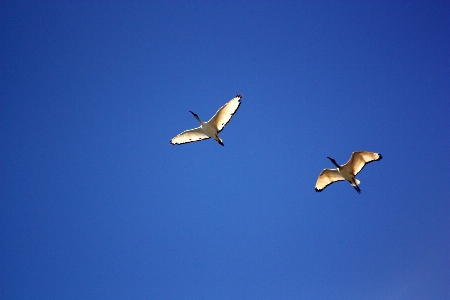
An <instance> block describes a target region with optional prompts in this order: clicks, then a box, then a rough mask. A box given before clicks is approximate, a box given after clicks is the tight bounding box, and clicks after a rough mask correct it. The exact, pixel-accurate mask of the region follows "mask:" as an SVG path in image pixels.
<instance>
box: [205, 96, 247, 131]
mask: <svg viewBox="0 0 450 300" xmlns="http://www.w3.org/2000/svg"><path fill="white" fill-rule="evenodd" d="M241 98H242V95H241V94H238V95H236V97H234V98H233V99H231V100H230V101H228V102H227V103H226V104H225V105H224V106H222V107H221V108H219V110H218V111H217V112H216V114H215V115H214V116H213V117H212V118H211V119H210V120H209V121H208V123H209V124H211V125H213V126H215V127H217V132H221V131H222V129H223V128H224V127H225V126H226V125H227V124H228V122H229V121H230V120H231V117H233V115H234V113H235V112H236V111H237V110H238V108H239V105H241Z"/></svg>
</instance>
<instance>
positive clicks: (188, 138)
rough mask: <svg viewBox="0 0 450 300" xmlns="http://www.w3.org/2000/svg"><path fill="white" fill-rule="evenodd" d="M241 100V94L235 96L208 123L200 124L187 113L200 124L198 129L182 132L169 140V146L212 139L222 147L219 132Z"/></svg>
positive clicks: (195, 115) (196, 116) (198, 119)
mask: <svg viewBox="0 0 450 300" xmlns="http://www.w3.org/2000/svg"><path fill="white" fill-rule="evenodd" d="M241 98H242V94H237V95H236V97H234V98H233V99H231V100H230V101H228V102H227V103H226V104H225V105H224V106H222V107H221V108H219V110H218V111H217V112H216V114H215V115H214V116H213V117H212V118H211V119H210V120H209V121H208V122H202V120H200V118H199V117H198V115H197V114H196V113H194V112H192V111H189V112H190V113H191V114H192V115H194V118H196V119H197V121H198V122H199V123H200V127H197V128H194V129H189V130H186V131H183V132H182V133H180V134H179V135H177V136H176V137H174V138H173V139H171V140H170V144H172V145H180V144H186V143H191V142H198V141H201V140H206V139H209V138H213V139H215V140H216V141H217V142H218V143H219V144H220V145H222V146H224V144H223V141H222V139H221V138H220V137H219V132H221V131H222V130H223V128H224V127H225V126H226V125H227V124H228V122H229V121H230V120H231V118H232V117H233V115H234V113H235V112H236V111H237V110H238V108H239V106H240V105H241Z"/></svg>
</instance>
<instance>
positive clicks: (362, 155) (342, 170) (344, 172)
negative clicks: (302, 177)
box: [315, 151, 383, 194]
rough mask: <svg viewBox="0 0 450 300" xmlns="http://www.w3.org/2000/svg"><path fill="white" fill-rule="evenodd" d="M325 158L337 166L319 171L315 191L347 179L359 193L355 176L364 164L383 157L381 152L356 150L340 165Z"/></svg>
mask: <svg viewBox="0 0 450 300" xmlns="http://www.w3.org/2000/svg"><path fill="white" fill-rule="evenodd" d="M327 158H328V159H329V160H330V161H331V162H332V163H333V164H334V165H335V166H336V167H337V169H324V170H323V171H322V172H321V173H320V175H319V178H317V182H316V187H315V190H316V192H321V191H322V190H323V189H325V188H326V187H327V186H328V185H330V184H332V183H334V182H336V181H342V180H347V181H348V182H350V184H351V185H352V186H353V188H354V189H355V190H356V191H357V192H358V194H360V193H361V189H360V188H359V186H358V185H359V184H360V181H359V180H358V179H356V178H355V176H356V175H357V174H358V173H359V172H360V171H361V170H362V169H363V168H364V166H365V165H366V164H368V163H370V162H373V161H377V160H380V159H382V158H383V157H382V156H381V154H379V153H375V152H369V151H356V152H353V153H352V156H351V157H350V159H349V161H348V162H347V163H346V164H345V165H342V166H340V165H338V164H337V163H336V161H335V160H334V159H333V158H331V157H327Z"/></svg>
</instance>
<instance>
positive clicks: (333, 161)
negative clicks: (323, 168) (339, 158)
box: [328, 157, 340, 168]
mask: <svg viewBox="0 0 450 300" xmlns="http://www.w3.org/2000/svg"><path fill="white" fill-rule="evenodd" d="M328 159H329V160H331V162H332V163H333V165H335V166H336V167H338V168H339V167H340V166H339V165H338V164H337V162H336V161H335V160H334V159H333V158H331V157H328Z"/></svg>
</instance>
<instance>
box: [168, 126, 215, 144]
mask: <svg viewBox="0 0 450 300" xmlns="http://www.w3.org/2000/svg"><path fill="white" fill-rule="evenodd" d="M206 139H209V136H207V135H206V134H205V133H204V132H203V130H202V129H201V128H200V127H197V128H194V129H189V130H186V131H183V132H182V133H180V134H179V135H177V136H176V137H174V138H173V139H171V140H170V143H171V144H172V145H177V144H178V145H179V144H185V143H191V142H198V141H201V140H206Z"/></svg>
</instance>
